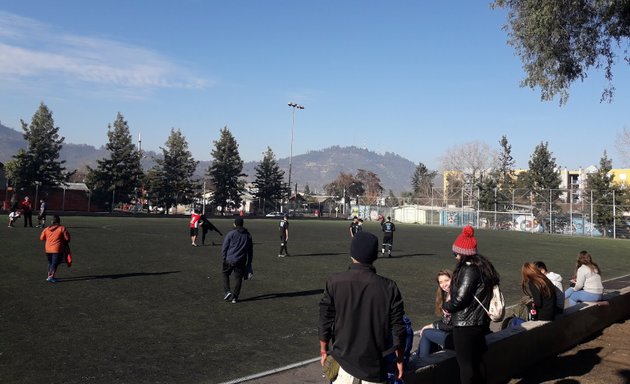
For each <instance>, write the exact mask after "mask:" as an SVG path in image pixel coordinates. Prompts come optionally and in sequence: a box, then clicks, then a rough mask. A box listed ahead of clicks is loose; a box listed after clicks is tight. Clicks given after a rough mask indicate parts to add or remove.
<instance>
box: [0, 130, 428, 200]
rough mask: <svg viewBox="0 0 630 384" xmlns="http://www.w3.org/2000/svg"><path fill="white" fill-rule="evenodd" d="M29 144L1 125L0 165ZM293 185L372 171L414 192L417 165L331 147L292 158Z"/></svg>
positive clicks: (67, 148)
mask: <svg viewBox="0 0 630 384" xmlns="http://www.w3.org/2000/svg"><path fill="white" fill-rule="evenodd" d="M26 147H27V143H26V141H25V140H24V137H23V136H22V133H21V132H18V131H16V130H14V129H11V128H9V127H6V126H4V125H2V124H1V123H0V162H6V161H8V160H11V159H12V157H13V155H15V154H16V153H17V151H18V150H19V149H26ZM143 153H144V154H145V157H144V159H143V161H142V166H143V167H144V169H149V168H151V167H152V166H153V164H154V161H153V159H155V158H157V157H159V156H161V154H158V153H156V152H154V151H143ZM108 156H109V152H108V151H107V150H106V149H105V146H101V147H100V148H95V147H93V146H91V145H87V144H67V143H66V144H64V145H63V148H62V150H61V153H60V158H61V160H65V161H66V164H65V166H66V169H68V170H75V169H78V170H82V169H85V167H86V166H88V165H89V166H91V167H95V166H96V161H97V160H100V159H102V158H106V157H108ZM277 161H278V165H279V166H280V168H281V169H283V170H284V171H285V181H286V180H287V179H288V169H289V158H281V159H278V160H277ZM210 163H211V162H210V161H200V162H199V165H198V166H197V171H196V172H195V176H197V177H200V178H202V177H203V175H204V173H205V171H206V170H207V169H208V166H209V165H210ZM291 164H292V165H291V168H292V172H291V183H292V184H294V185H295V184H296V183H297V185H298V189H299V190H302V189H303V188H304V186H305V185H307V184H308V186H309V189H310V190H311V191H313V192H323V186H324V185H325V184H327V183H330V182H331V181H333V180H335V179H336V178H337V176H339V173H340V172H346V173H352V174H356V172H357V170H358V169H365V170H367V171H372V172H374V173H376V174H377V175H378V177H379V178H380V179H381V185H382V186H383V188H384V189H385V191H386V192H387V191H388V190H390V189H391V190H392V191H393V192H394V193H396V194H399V193H400V192H403V191H409V190H411V177H412V175H413V173H414V171H415V167H416V164H414V163H413V162H412V161H410V160H407V159H405V158H403V157H401V156H399V155H397V154H395V153H391V152H386V153H384V154H379V153H376V152H374V151H370V150H368V149H363V148H357V147H354V146H351V147H340V146H332V147H329V148H326V149H321V150H316V151H308V152H307V153H305V154H301V155H296V156H293V158H292V159H291ZM257 165H258V162H257V161H249V162H245V164H244V167H243V173H245V174H247V177H246V179H247V180H248V181H253V180H254V178H255V176H256V171H255V169H256V166H257Z"/></svg>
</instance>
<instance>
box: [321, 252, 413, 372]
mask: <svg viewBox="0 0 630 384" xmlns="http://www.w3.org/2000/svg"><path fill="white" fill-rule="evenodd" d="M404 313H405V308H404V304H403V299H402V296H401V294H400V291H399V290H398V286H397V285H396V283H395V282H394V281H392V280H390V279H387V278H385V277H382V276H379V275H377V274H376V269H374V267H373V266H372V265H368V264H357V263H353V264H351V265H350V267H349V268H348V270H347V271H345V272H341V273H338V274H336V275H333V276H332V277H330V278H329V279H328V281H327V282H326V289H325V291H324V296H323V297H322V299H321V301H320V303H319V339H320V340H322V341H326V342H330V341H331V340H332V351H331V354H332V355H333V357H334V358H335V359H336V360H337V361H338V362H339V364H340V365H341V366H342V367H343V369H344V370H345V371H346V372H348V373H349V374H351V375H352V376H354V377H356V378H358V379H361V380H367V381H376V382H380V381H385V380H386V378H387V361H386V358H385V356H383V353H384V352H386V351H387V350H388V349H389V348H388V347H389V346H390V345H391V340H392V336H393V340H394V345H395V346H398V345H400V346H403V347H404V345H405V342H406V337H407V335H406V331H405V323H404V321H403V315H404Z"/></svg>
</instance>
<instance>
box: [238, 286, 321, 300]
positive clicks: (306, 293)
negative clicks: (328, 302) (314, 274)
mask: <svg viewBox="0 0 630 384" xmlns="http://www.w3.org/2000/svg"><path fill="white" fill-rule="evenodd" d="M322 293H324V290H323V289H311V290H309V291H299V292H283V293H267V294H264V295H259V296H254V297H248V298H247V299H242V300H240V301H258V300H269V299H279V298H281V297H302V296H312V295H321V294H322Z"/></svg>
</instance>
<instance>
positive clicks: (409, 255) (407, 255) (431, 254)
mask: <svg viewBox="0 0 630 384" xmlns="http://www.w3.org/2000/svg"><path fill="white" fill-rule="evenodd" d="M418 256H435V253H407V254H403V255H397V254H395V253H394V254H392V257H387V256H382V255H381V256H379V259H402V258H403V257H418Z"/></svg>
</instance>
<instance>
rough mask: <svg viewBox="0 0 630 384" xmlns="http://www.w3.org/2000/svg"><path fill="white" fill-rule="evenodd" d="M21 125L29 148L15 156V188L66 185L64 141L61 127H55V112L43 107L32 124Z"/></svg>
mask: <svg viewBox="0 0 630 384" xmlns="http://www.w3.org/2000/svg"><path fill="white" fill-rule="evenodd" d="M21 123H22V130H23V131H24V134H23V135H24V139H25V140H26V141H27V142H28V148H27V149H26V150H20V151H18V153H17V154H16V155H15V156H14V159H15V160H14V162H13V166H14V169H13V172H12V175H11V176H12V178H13V180H11V181H12V182H13V185H14V187H31V186H33V185H34V184H35V183H39V185H41V186H42V187H44V188H45V187H52V186H56V185H59V184H62V183H64V182H65V181H66V180H67V179H68V174H67V173H66V172H65V170H66V168H65V167H64V166H63V164H64V163H65V161H63V160H59V153H60V152H61V148H62V147H63V141H64V138H63V137H61V136H59V127H55V122H54V120H53V117H52V112H51V111H50V110H49V109H48V107H47V106H46V105H45V104H44V103H41V104H40V105H39V108H38V109H37V111H36V112H35V114H34V115H33V118H32V120H31V124H30V125H29V124H27V123H26V122H24V121H23V120H21Z"/></svg>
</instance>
